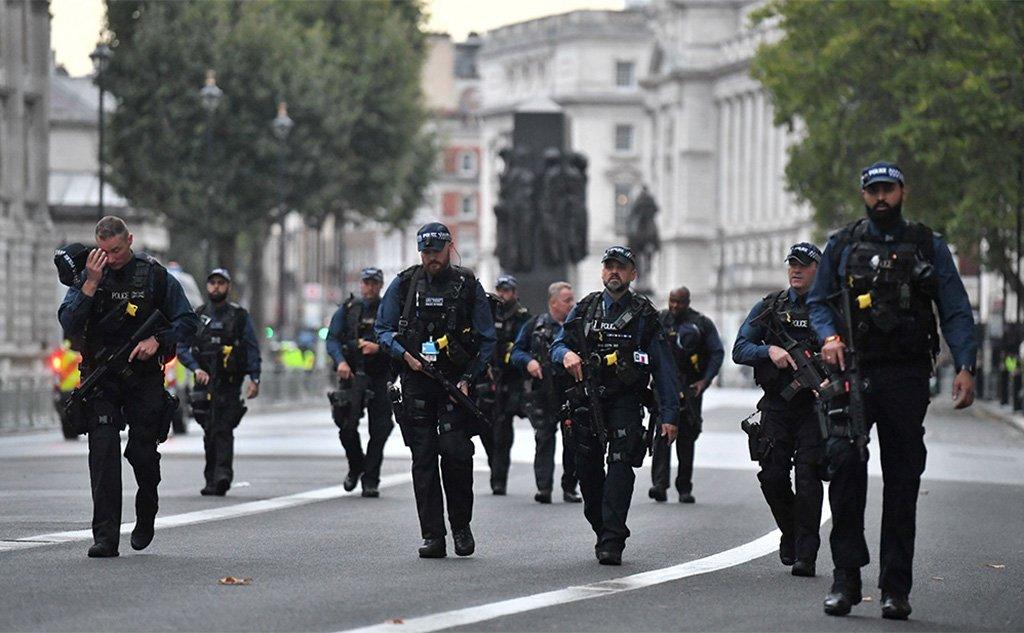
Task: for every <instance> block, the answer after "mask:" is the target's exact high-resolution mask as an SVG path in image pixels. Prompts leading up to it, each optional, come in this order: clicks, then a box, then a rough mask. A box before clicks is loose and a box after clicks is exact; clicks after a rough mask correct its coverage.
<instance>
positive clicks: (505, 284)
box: [494, 275, 519, 290]
mask: <svg viewBox="0 0 1024 633" xmlns="http://www.w3.org/2000/svg"><path fill="white" fill-rule="evenodd" d="M494 287H495V288H497V289H499V290H501V289H502V288H508V289H509V290H515V289H516V288H518V287H519V280H517V279H516V278H515V277H513V276H512V275H498V280H497V281H496V282H495V283H494Z"/></svg>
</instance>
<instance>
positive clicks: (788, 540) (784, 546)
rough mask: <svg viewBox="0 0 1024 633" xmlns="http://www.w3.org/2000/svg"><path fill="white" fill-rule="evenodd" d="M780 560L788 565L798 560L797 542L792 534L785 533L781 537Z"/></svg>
mask: <svg viewBox="0 0 1024 633" xmlns="http://www.w3.org/2000/svg"><path fill="white" fill-rule="evenodd" d="M779 560H781V561H782V564H783V565H785V566H786V567H789V566H790V565H792V564H793V563H794V562H796V544H795V542H794V540H793V537H792V535H789V534H783V535H782V538H780V539H779Z"/></svg>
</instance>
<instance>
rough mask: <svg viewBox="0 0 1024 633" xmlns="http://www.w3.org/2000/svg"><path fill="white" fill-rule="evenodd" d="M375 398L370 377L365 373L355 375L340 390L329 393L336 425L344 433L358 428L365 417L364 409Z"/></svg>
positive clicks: (328, 397)
mask: <svg viewBox="0 0 1024 633" xmlns="http://www.w3.org/2000/svg"><path fill="white" fill-rule="evenodd" d="M373 396H374V392H373V389H371V388H370V377H369V376H367V375H366V374H365V373H358V374H355V375H353V377H352V378H350V379H349V380H347V381H345V384H342V385H341V386H340V387H339V388H338V389H335V390H334V391H329V392H328V393H327V399H328V401H330V403H331V416H332V418H333V419H334V424H335V425H337V427H338V428H339V429H341V430H343V431H347V430H352V429H355V428H357V427H358V426H359V420H360V419H361V418H362V417H363V409H364V408H365V407H366V403H367V401H369V400H370V399H372V398H373Z"/></svg>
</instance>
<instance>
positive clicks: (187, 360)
mask: <svg viewBox="0 0 1024 633" xmlns="http://www.w3.org/2000/svg"><path fill="white" fill-rule="evenodd" d="M226 309H227V304H226V303H225V304H224V305H223V306H222V307H220V308H219V309H218V308H214V307H211V306H207V309H206V314H207V315H209V316H210V317H211V318H214V319H222V318H223V317H224V311H225V310H226ZM242 345H244V346H245V365H246V367H245V373H246V374H248V375H249V378H252V379H253V380H259V379H260V369H261V367H262V361H261V359H260V344H259V342H257V340H256V326H255V325H254V324H253V322H252V317H251V316H250V315H249V313H248V312H246V313H245V326H244V327H243V328H242ZM178 358H180V359H181V362H182V364H183V365H185V367H188V368H189V369H191V370H192V371H196V370H197V369H199V362H198V361H196V358H195V356H193V355H192V347H191V346H190V345H185V344H182V343H178Z"/></svg>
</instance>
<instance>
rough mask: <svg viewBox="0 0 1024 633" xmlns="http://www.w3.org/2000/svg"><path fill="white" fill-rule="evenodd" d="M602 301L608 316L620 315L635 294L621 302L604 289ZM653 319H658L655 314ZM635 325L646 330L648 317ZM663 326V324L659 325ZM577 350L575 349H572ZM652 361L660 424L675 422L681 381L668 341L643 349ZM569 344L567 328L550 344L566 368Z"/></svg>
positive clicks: (659, 340)
mask: <svg viewBox="0 0 1024 633" xmlns="http://www.w3.org/2000/svg"><path fill="white" fill-rule="evenodd" d="M601 300H602V301H603V302H604V310H605V317H606V318H608V319H615V318H617V317H618V316H619V315H620V314H622V312H623V311H624V310H626V308H628V307H629V304H630V303H631V302H632V301H633V293H632V292H627V293H626V294H624V295H622V296H621V297H619V300H618V301H615V300H613V299H612V296H611V295H610V294H608V291H607V290H605V291H604V292H602V293H601ZM578 307H579V305H578V304H577V305H575V306H573V308H572V310H571V311H570V312H569V315H568V316H567V317H566V318H565V322H566V323H569V322H570V321H572V320H573V319H575V318H576V309H577V308H578ZM581 318H582V317H581ZM651 318H655V319H656V318H657V315H656V314H655V315H652V317H651ZM634 323H635V324H636V325H635V326H634V327H637V328H639V329H640V331H643V329H644V328H645V327H646V326H647V321H646V319H645V318H643V317H640V318H637V319H635V320H634ZM659 326H660V324H659ZM573 351H575V350H573ZM644 351H645V352H647V356H648V358H649V359H650V361H651V375H652V376H653V378H654V393H655V395H657V397H658V405H659V408H660V410H661V423H662V424H672V425H676V424H677V422H676V420H677V419H678V418H679V384H678V382H677V381H676V366H675V362H674V361H673V360H672V350H670V349H669V348H668V342H667V341H666V340H665V339H664V338H661V337H655V338H654V339H653V340H651V344H650V349H648V350H644ZM568 352H569V346H568V345H566V343H565V328H564V327H563V328H561V329H559V330H558V333H557V334H556V335H555V340H554V342H553V343H552V344H551V361H552V362H554V363H558V364H559V365H562V366H563V367H564V364H563V361H564V360H565V355H566V353H568Z"/></svg>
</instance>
